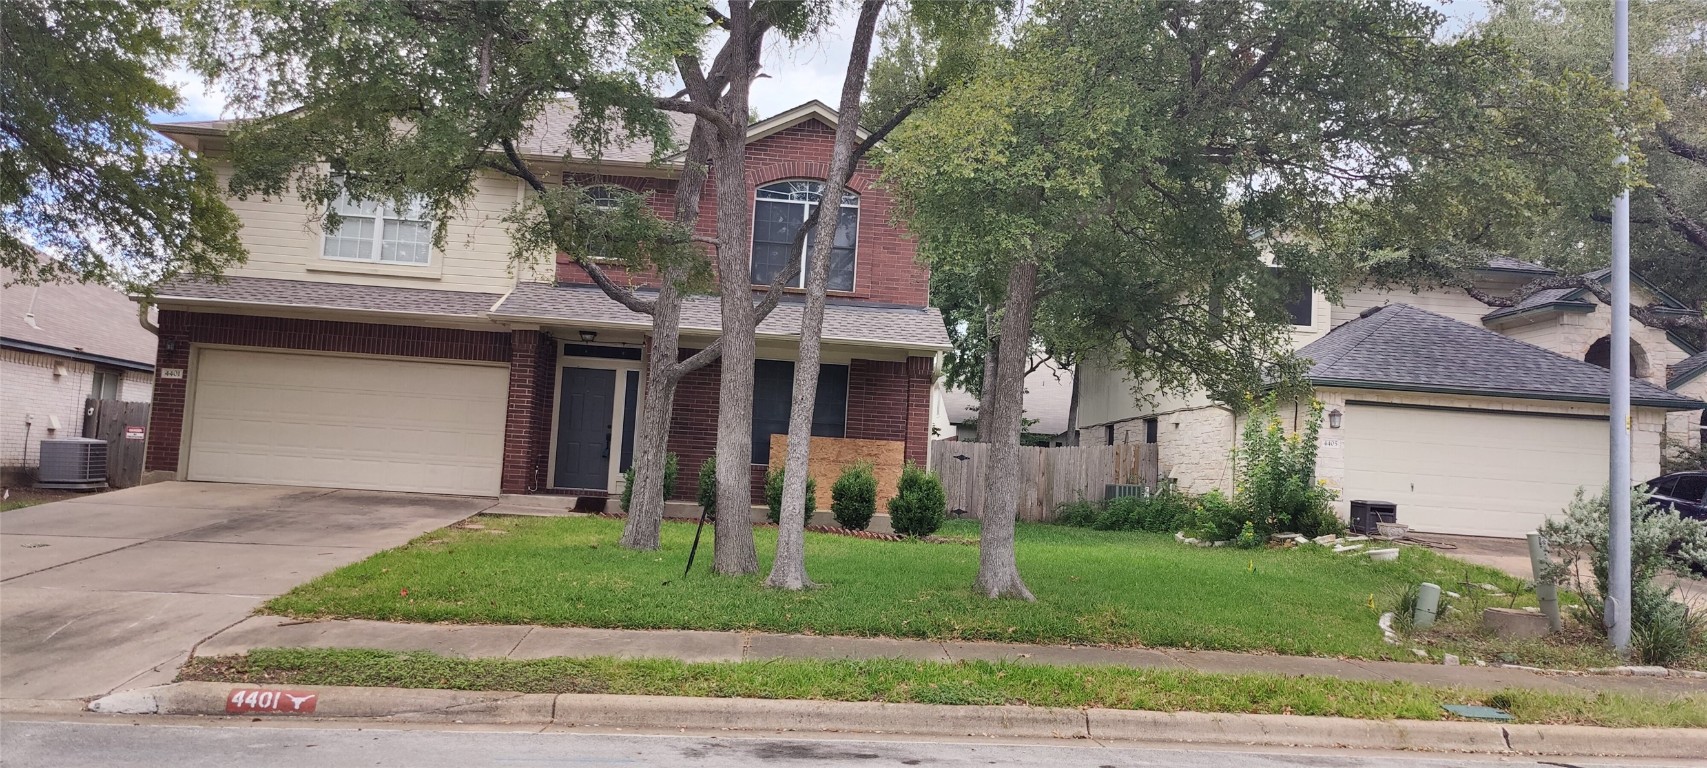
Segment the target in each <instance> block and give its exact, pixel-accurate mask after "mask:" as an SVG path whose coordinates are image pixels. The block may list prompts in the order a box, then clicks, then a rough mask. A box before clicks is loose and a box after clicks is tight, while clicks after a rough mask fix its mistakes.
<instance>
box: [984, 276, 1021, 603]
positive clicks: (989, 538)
mask: <svg viewBox="0 0 1707 768" xmlns="http://www.w3.org/2000/svg"><path fill="white" fill-rule="evenodd" d="M1036 306H1037V264H1036V263H1034V262H1029V261H1028V262H1025V263H1022V264H1018V265H1015V266H1014V268H1013V271H1011V272H1009V273H1008V295H1007V298H1006V300H1005V301H1004V306H1003V309H1002V333H1001V345H1002V349H1004V350H1006V353H1005V354H1003V355H1001V356H1000V357H999V358H997V362H996V371H995V373H996V380H995V382H994V386H991V382H988V381H986V382H984V393H983V394H984V396H983V397H982V398H981V399H980V401H979V402H980V403H981V404H982V406H983V408H988V407H989V406H990V405H992V404H994V405H996V412H995V414H994V416H993V417H986V416H984V414H983V413H980V414H979V420H978V424H979V430H980V432H982V431H983V427H984V425H985V423H986V422H985V418H989V419H990V421H989V427H990V432H989V443H990V468H989V474H988V476H987V477H986V478H985V492H984V513H983V518H982V529H983V530H982V533H981V535H980V536H979V538H978V550H979V551H978V581H977V582H976V583H975V584H974V585H973V590H974V591H976V592H977V593H978V594H980V595H984V596H985V597H989V598H998V597H1017V598H1020V599H1023V600H1032V599H1034V598H1033V597H1032V596H1031V590H1029V589H1026V588H1025V582H1023V581H1020V577H1019V565H1018V564H1017V563H1016V562H1015V561H1014V519H1015V518H1016V517H1017V516H1018V514H1019V433H1020V427H1021V423H1020V415H1021V414H1022V413H1023V408H1022V399H1023V398H1024V394H1025V357H1026V356H1025V355H1023V354H1020V351H1021V350H1024V349H1026V348H1027V347H1028V346H1029V342H1030V340H1031V316H1032V312H1033V310H1035V309H1036Z"/></svg>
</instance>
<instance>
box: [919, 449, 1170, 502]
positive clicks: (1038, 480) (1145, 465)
mask: <svg viewBox="0 0 1707 768" xmlns="http://www.w3.org/2000/svg"><path fill="white" fill-rule="evenodd" d="M1156 457H1157V453H1156V446H1155V445H1153V444H1146V443H1118V444H1115V445H1082V446H1076V447H1070V448H1038V447H1031V446H1020V449H1019V494H1020V497H1019V519H1021V520H1033V521H1041V520H1048V519H1050V518H1052V517H1054V516H1055V508H1056V507H1058V506H1060V505H1062V504H1066V503H1069V502H1074V501H1078V500H1079V499H1088V500H1091V501H1101V500H1102V497H1103V491H1104V486H1106V485H1108V484H1110V483H1119V484H1129V485H1144V486H1148V487H1150V488H1154V487H1156V476H1157V472H1156ZM989 465H990V446H989V444H987V443H966V442H961V441H958V440H937V441H935V442H933V443H932V444H931V467H930V468H931V471H933V472H935V473H937V476H938V477H941V478H942V486H943V490H944V491H945V492H947V494H948V509H949V511H950V513H954V512H955V511H956V510H965V512H964V513H962V514H961V515H959V516H963V517H980V516H982V515H983V511H984V479H985V473H986V472H987V470H988V467H989Z"/></svg>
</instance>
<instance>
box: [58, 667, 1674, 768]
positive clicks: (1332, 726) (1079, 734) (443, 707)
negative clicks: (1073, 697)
mask: <svg viewBox="0 0 1707 768" xmlns="http://www.w3.org/2000/svg"><path fill="white" fill-rule="evenodd" d="M263 691H265V692H276V693H275V695H254V696H251V695H250V694H258V693H259V692H263ZM284 692H289V694H290V695H289V696H285V695H284ZM310 695H312V697H313V699H312V702H313V703H312V706H310V705H309V704H308V703H307V701H308V700H307V699H304V697H305V696H310ZM233 702H236V703H235V704H233ZM89 709H91V710H93V711H95V712H104V713H112V714H130V715H141V714H160V715H208V716H227V715H233V716H234V715H242V716H262V717H279V718H367V719H376V720H385V721H393V722H397V721H402V722H443V723H476V724H540V725H544V724H555V725H562V726H585V727H594V726H597V727H605V728H637V729H640V728H657V729H693V730H729V731H753V732H790V731H793V732H818V733H847V734H898V735H911V736H983V737H992V738H1025V739H1096V740H1098V741H1145V742H1174V743H1195V744H1221V745H1245V746H1296V747H1349V748H1362V749H1402V750H1418V751H1430V752H1474V753H1489V754H1518V753H1528V754H1545V755H1589V756H1599V757H1653V758H1698V757H1700V756H1701V755H1704V754H1707V729H1681V728H1679V729H1671V728H1616V729H1615V728H1596V727H1590V726H1569V725H1505V726H1501V725H1497V724H1491V723H1471V722H1455V721H1441V722H1426V721H1417V720H1356V719H1351V718H1335V717H1304V716H1296V715H1243V714H1207V713H1198V712H1179V713H1165V712H1140V711H1130V710H1112V709H1091V710H1078V709H1066V708H1054V707H1024V706H948V705H933V704H889V703H881V702H841V701H805V700H783V699H714V698H694V697H684V696H612V695H598V694H572V693H566V694H560V695H551V694H520V693H502V692H491V691H445V690H432V689H413V688H353V687H338V686H276V685H255V684H242V683H209V682H184V683H172V684H170V685H164V686H159V687H155V688H142V689H137V690H132V691H123V692H120V693H115V694H113V695H111V696H107V697H105V698H101V699H97V700H95V701H94V702H92V703H91V704H90V705H89ZM305 709H307V710H308V711H304V710H305Z"/></svg>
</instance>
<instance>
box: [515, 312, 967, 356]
mask: <svg viewBox="0 0 1707 768" xmlns="http://www.w3.org/2000/svg"><path fill="white" fill-rule="evenodd" d="M486 316H487V317H488V318H490V319H491V320H492V322H494V323H503V324H526V325H538V326H559V327H561V326H572V327H575V328H587V329H593V330H612V331H636V330H638V331H650V330H651V329H652V324H651V323H647V322H638V323H625V322H620V321H610V320H575V319H569V318H563V317H549V316H541V315H518V314H506V313H501V312H488V313H487V314H486ZM680 331H681V333H682V334H684V335H691V336H708V337H711V338H716V337H717V336H718V335H720V334H721V333H722V330H721V329H718V328H711V327H706V326H698V325H683V326H681V328H680ZM753 337H754V338H756V339H761V340H765V341H788V342H798V341H799V340H800V334H798V333H770V332H765V331H759V332H757V333H755V334H753ZM823 340H824V342H825V343H827V344H834V345H837V346H844V347H863V348H868V349H901V350H909V351H911V350H919V351H926V352H933V353H935V352H945V351H948V350H950V349H952V348H953V347H952V346H950V345H947V344H929V343H920V342H910V341H895V340H892V339H863V338H857V337H842V336H825V337H823Z"/></svg>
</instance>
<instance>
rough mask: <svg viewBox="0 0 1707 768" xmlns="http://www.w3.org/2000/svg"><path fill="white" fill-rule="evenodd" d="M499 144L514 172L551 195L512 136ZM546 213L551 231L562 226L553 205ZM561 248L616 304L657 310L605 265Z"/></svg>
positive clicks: (642, 310) (645, 311) (540, 192)
mask: <svg viewBox="0 0 1707 768" xmlns="http://www.w3.org/2000/svg"><path fill="white" fill-rule="evenodd" d="M499 143H500V145H501V146H502V147H503V148H504V157H506V158H508V159H509V161H510V165H511V166H512V167H513V168H514V169H515V173H514V174H513V175H515V176H517V177H518V178H520V179H521V180H522V181H524V182H526V183H527V185H528V187H529V188H531V189H533V191H534V194H537V195H540V196H542V197H543V196H544V195H546V194H548V193H549V191H550V190H549V188H548V187H546V185H545V182H542V181H540V179H539V176H538V175H536V174H534V172H533V170H532V169H530V168H528V165H527V161H526V160H523V159H522V155H521V153H520V152H517V151H516V143H515V142H514V141H511V140H510V139H508V138H506V139H504V140H503V141H502V142H499ZM545 212H546V214H545V215H546V217H547V218H548V219H550V224H551V230H552V231H553V232H556V231H557V230H558V229H559V228H560V227H561V226H562V223H563V222H562V220H561V217H560V216H559V215H558V214H557V213H556V212H555V211H554V210H553V209H552V208H551V207H550V206H549V205H547V206H545ZM554 239H555V238H554ZM558 248H559V249H561V250H562V251H563V252H564V253H569V254H570V256H571V258H573V259H574V260H575V264H576V265H577V266H579V267H580V268H581V271H582V272H585V273H587V277H590V278H592V280H593V284H594V285H597V286H598V287H599V289H600V290H602V291H604V292H605V295H606V296H609V297H611V299H612V300H614V301H616V303H618V304H621V305H623V306H625V307H627V308H629V309H631V310H633V311H635V312H639V313H640V314H643V315H650V314H652V313H653V312H654V311H655V305H654V304H653V302H650V301H647V300H645V299H642V298H640V297H639V296H636V295H635V294H634V291H632V290H629V289H627V288H624V287H622V286H620V285H617V284H616V283H615V282H613V281H612V280H611V279H610V275H608V274H606V273H605V270H604V268H603V267H600V266H599V265H598V264H597V263H596V262H594V261H593V260H591V259H588V258H586V257H585V256H581V255H578V254H575V253H573V252H571V251H570V250H569V249H567V248H563V247H562V244H561V243H559V244H558Z"/></svg>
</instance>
